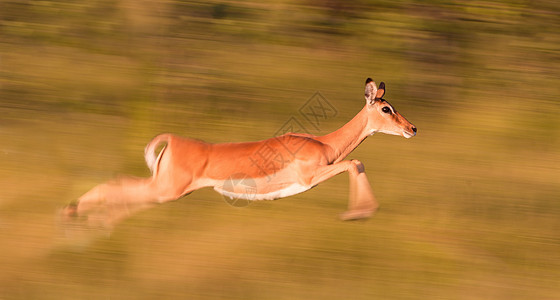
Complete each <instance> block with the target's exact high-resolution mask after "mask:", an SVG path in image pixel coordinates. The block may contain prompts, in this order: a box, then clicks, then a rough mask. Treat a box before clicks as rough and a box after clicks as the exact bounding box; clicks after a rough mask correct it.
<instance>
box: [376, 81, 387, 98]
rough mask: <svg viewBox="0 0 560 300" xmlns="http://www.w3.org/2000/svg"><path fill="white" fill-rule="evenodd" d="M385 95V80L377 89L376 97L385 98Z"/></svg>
mask: <svg viewBox="0 0 560 300" xmlns="http://www.w3.org/2000/svg"><path fill="white" fill-rule="evenodd" d="M383 95H385V82H383V81H381V83H380V84H379V88H378V89H377V93H376V95H375V99H381V98H383Z"/></svg>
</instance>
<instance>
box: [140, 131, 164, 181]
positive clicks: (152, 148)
mask: <svg viewBox="0 0 560 300" xmlns="http://www.w3.org/2000/svg"><path fill="white" fill-rule="evenodd" d="M169 138H170V135H169V134H160V135H158V136H156V137H155V138H153V139H152V140H151V141H150V142H149V143H148V145H146V148H145V149H144V159H145V160H146V164H147V165H148V168H150V171H151V172H152V174H153V175H154V176H155V175H156V174H157V168H158V165H159V161H160V160H161V156H162V155H163V152H164V150H165V147H166V146H164V147H163V148H162V149H161V150H160V151H159V153H158V154H157V155H156V149H157V147H158V146H159V145H161V144H162V143H169Z"/></svg>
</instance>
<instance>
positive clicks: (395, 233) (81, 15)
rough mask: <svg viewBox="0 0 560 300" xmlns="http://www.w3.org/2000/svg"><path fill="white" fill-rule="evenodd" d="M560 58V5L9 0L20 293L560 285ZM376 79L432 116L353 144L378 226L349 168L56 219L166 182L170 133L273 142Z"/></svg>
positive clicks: (14, 271) (7, 277)
mask: <svg viewBox="0 0 560 300" xmlns="http://www.w3.org/2000/svg"><path fill="white" fill-rule="evenodd" d="M558 70H560V3H558V2H557V1H552V0H550V1H545V0H535V1H529V0H509V1H506V0H503V1H438V0H432V1H412V0H410V1H365V0H358V1H343V0H327V1H319V0H307V1H284V0H278V1H265V2H253V1H179V0H167V1H146V0H92V1H75V0H61V1H48V0H44V1H40V0H36V1H32V0H13V1H10V0H0V116H1V117H0V134H1V135H0V136H1V138H2V146H0V158H1V159H0V164H1V167H0V266H1V267H0V270H1V271H0V299H63V298H72V299H98V298H101V297H106V298H109V297H111V298H118V299H149V298H158V299H160V298H166V299H168V298H187V299H216V298H222V299H303V298H307V299H317V298H320V299H438V298H439V299H557V298H560V288H558V287H559V286H560V235H559V232H560V202H559V199H560V151H559V150H558V149H560V118H558V116H559V114H560V105H559V104H558V99H559V98H560V88H559V87H560V85H559V84H558V83H559V82H558V78H560V76H559V75H560V73H559V71H558ZM367 77H373V78H374V79H375V80H376V81H378V82H379V81H385V82H386V83H387V88H388V89H387V94H386V98H387V99H388V100H389V101H391V103H392V104H393V105H394V106H395V107H396V108H397V109H398V110H399V111H400V112H401V113H402V114H403V115H404V116H406V117H407V119H409V120H410V121H412V122H413V123H414V124H415V125H416V126H417V127H418V128H419V132H418V136H417V137H415V138H414V139H411V140H405V139H402V138H398V137H389V136H383V135H381V134H380V135H376V136H374V137H372V138H369V139H368V140H367V141H366V142H364V143H363V144H362V145H361V146H360V147H359V148H358V149H357V150H356V151H355V152H354V153H353V154H352V155H351V157H353V158H359V159H360V160H361V161H362V162H364V164H365V165H366V168H367V172H368V176H369V178H370V180H371V181H372V183H373V186H374V191H375V193H376V195H377V197H378V199H379V200H380V202H381V210H380V211H379V212H378V213H377V214H376V215H375V216H374V217H373V218H372V219H371V220H369V221H367V222H357V223H344V222H340V221H337V220H336V215H337V213H340V212H342V211H343V210H344V208H345V205H346V201H347V191H348V183H347V180H348V179H347V177H346V176H338V177H336V178H334V179H332V180H330V181H328V182H326V183H324V184H322V185H319V186H318V187H317V188H315V189H313V190H311V191H309V192H307V193H304V194H301V195H297V196H293V197H290V198H286V199H282V200H278V201H274V202H269V201H266V202H257V203H253V204H251V205H250V206H249V207H246V208H234V207H230V206H228V205H227V204H226V203H225V202H224V201H223V200H222V199H221V196H219V195H218V194H216V193H214V192H213V191H211V190H201V191H197V192H194V193H193V194H191V195H189V196H188V197H186V198H184V199H181V200H180V201H177V202H174V203H170V204H166V205H162V206H158V207H156V208H154V209H152V210H148V211H145V212H142V213H140V214H138V215H136V216H133V217H131V218H130V219H129V220H126V221H125V222H124V223H122V224H121V225H119V226H118V227H117V228H116V229H115V230H114V231H113V233H112V234H111V235H110V236H106V237H102V238H98V239H95V240H93V241H90V242H89V243H85V242H83V244H81V245H77V243H78V242H77V239H76V240H72V239H71V238H70V242H69V241H67V239H68V237H65V235H64V232H61V230H60V228H59V227H58V226H57V225H56V218H55V217H54V216H55V211H56V209H57V208H59V207H60V206H62V205H64V204H65V203H67V202H69V201H71V200H72V199H75V198H77V197H79V196H80V195H81V194H82V193H84V192H86V191H87V190H88V189H89V188H91V187H92V186H94V185H96V184H98V183H100V182H103V181H106V180H108V179H110V178H112V177H113V176H115V175H117V174H132V175H137V176H148V170H147V168H146V167H145V165H144V162H143V160H142V154H143V147H144V146H145V144H146V143H147V142H148V141H149V139H150V138H151V137H153V136H154V135H156V134H158V133H160V132H174V133H177V134H181V135H185V136H190V137H194V138H200V139H204V140H206V141H210V142H226V141H244V140H258V139H264V138H268V137H270V136H272V135H273V134H274V133H275V132H276V131H277V130H278V129H279V128H281V127H282V126H283V124H285V122H286V121H287V120H289V119H290V118H292V117H295V118H298V117H299V116H300V115H299V112H298V109H299V108H300V107H301V106H302V105H303V104H304V103H305V102H306V101H307V99H308V98H309V97H311V96H313V95H314V93H315V92H316V91H319V92H320V93H321V95H323V96H324V97H326V98H327V99H328V101H329V103H331V104H332V105H333V106H334V107H335V108H336V109H337V111H338V114H337V116H336V118H333V119H329V120H328V122H325V123H324V124H321V127H320V128H319V129H316V128H313V127H312V126H310V125H309V124H306V123H305V122H304V121H302V125H303V126H307V127H306V128H307V130H308V131H309V132H310V133H313V134H324V133H327V132H329V131H331V130H334V129H336V128H337V127H339V126H341V125H342V124H343V123H345V122H347V121H348V120H350V119H351V118H352V116H353V115H354V114H355V113H357V112H358V111H359V110H360V108H361V107H362V105H363V97H362V91H363V83H364V80H365V78H367ZM63 241H64V243H63ZM68 244H70V245H72V247H70V246H68Z"/></svg>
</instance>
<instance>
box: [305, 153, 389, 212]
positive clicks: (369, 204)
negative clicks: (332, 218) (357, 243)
mask: <svg viewBox="0 0 560 300" xmlns="http://www.w3.org/2000/svg"><path fill="white" fill-rule="evenodd" d="M346 171H347V172H348V175H349V176H350V199H349V201H348V211H346V212H345V213H343V214H342V215H341V216H340V218H341V219H342V220H357V219H363V218H368V217H370V216H371V214H372V213H373V212H374V211H375V210H376V209H377V207H378V206H379V205H378V203H377V201H376V200H375V197H374V196H373V191H372V189H371V185H370V184H369V181H368V179H367V176H366V173H365V168H364V165H363V164H362V163H361V162H360V161H358V160H351V161H348V160H345V161H341V162H339V163H336V164H333V165H327V166H324V167H321V168H319V169H318V170H316V171H315V174H314V176H313V178H312V184H311V185H317V184H319V183H321V182H323V181H325V180H327V179H329V178H331V177H333V176H335V175H337V174H340V173H342V172H346Z"/></svg>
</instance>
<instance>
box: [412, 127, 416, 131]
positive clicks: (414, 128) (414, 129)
mask: <svg viewBox="0 0 560 300" xmlns="http://www.w3.org/2000/svg"><path fill="white" fill-rule="evenodd" d="M412 131H414V133H416V126H414V125H412Z"/></svg>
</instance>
